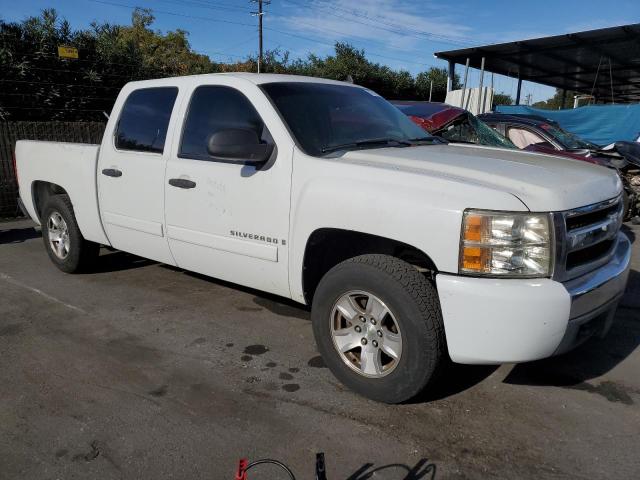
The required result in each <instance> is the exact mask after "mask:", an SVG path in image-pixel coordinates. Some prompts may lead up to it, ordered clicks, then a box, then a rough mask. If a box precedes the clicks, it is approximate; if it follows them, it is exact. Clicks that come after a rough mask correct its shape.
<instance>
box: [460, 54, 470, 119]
mask: <svg viewBox="0 0 640 480" xmlns="http://www.w3.org/2000/svg"><path fill="white" fill-rule="evenodd" d="M468 75H469V57H467V63H466V64H465V66H464V82H463V83H462V97H460V108H464V94H465V92H466V91H467V76H468Z"/></svg>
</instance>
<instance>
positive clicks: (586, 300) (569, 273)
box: [16, 73, 631, 403]
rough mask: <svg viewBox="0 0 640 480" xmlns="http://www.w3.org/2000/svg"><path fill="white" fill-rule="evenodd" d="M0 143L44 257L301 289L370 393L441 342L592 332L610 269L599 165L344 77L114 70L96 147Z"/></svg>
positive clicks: (614, 265)
mask: <svg viewBox="0 0 640 480" xmlns="http://www.w3.org/2000/svg"><path fill="white" fill-rule="evenodd" d="M16 158H17V171H18V177H19V184H20V197H21V200H22V202H23V205H24V208H25V210H26V212H28V214H29V215H30V216H31V218H33V219H34V220H35V221H36V222H38V223H39V224H41V225H42V231H43V237H44V244H45V247H46V248H47V251H48V253H49V256H50V257H51V260H52V261H53V262H54V263H55V264H56V265H57V266H58V267H59V268H60V269H61V270H63V271H65V272H75V271H78V270H80V269H86V268H89V266H90V264H91V262H92V261H93V260H94V259H95V257H96V256H97V255H98V249H99V245H107V246H111V247H113V248H116V249H120V250H123V251H126V252H131V253H133V254H137V255H140V256H143V257H146V258H150V259H153V260H157V261H158V262H163V263H166V264H170V265H175V266H177V267H180V268H183V269H186V270H191V271H195V272H199V273H202V274H205V275H209V276H212V277H216V278H220V279H224V280H227V281H230V282H234V283H237V284H241V285H246V286H248V287H252V288H255V289H258V290H263V291H266V292H271V293H274V294H277V295H281V296H283V297H288V298H291V299H293V300H295V301H297V302H300V303H304V304H308V305H311V311H312V324H313V330H314V335H315V338H316V342H317V346H318V349H319V351H320V353H321V354H322V356H323V358H324V360H325V362H326V364H327V365H328V366H329V368H330V369H331V370H332V372H333V373H334V374H335V375H336V377H338V378H339V379H340V380H341V381H342V382H343V383H345V384H346V385H348V386H349V387H350V388H352V389H353V390H355V391H357V392H359V393H361V394H363V395H365V396H367V397H370V398H373V399H375V400H379V401H384V402H390V403H393V402H402V401H405V400H407V399H409V398H411V397H413V396H415V395H416V394H418V393H419V392H420V391H422V390H423V389H424V388H425V387H426V386H427V384H428V383H429V381H430V380H432V379H434V378H435V377H436V375H437V374H438V373H439V372H440V371H442V368H443V366H444V365H446V363H447V361H448V360H449V359H451V360H452V361H453V362H457V363H463V364H496V363H505V362H526V361H530V360H536V359H540V358H544V357H548V356H551V355H555V354H558V353H561V352H564V351H567V350H568V349H570V348H572V347H574V346H576V345H577V344H579V343H581V342H582V341H583V340H585V339H586V338H588V337H590V336H592V335H593V334H604V333H605V332H606V330H607V328H608V327H609V325H610V323H611V321H612V319H613V315H614V313H615V309H616V305H617V303H618V300H619V299H620V297H621V296H622V294H623V291H624V289H625V285H626V282H627V277H628V271H629V260H630V248H631V247H630V242H629V240H628V239H627V237H626V236H625V235H624V234H623V233H622V232H620V227H621V222H622V211H623V205H622V202H621V193H622V186H621V184H620V180H619V179H618V176H617V175H616V174H615V173H614V172H611V171H609V170H607V169H605V168H601V167H598V166H592V165H588V164H586V163H585V162H580V161H573V160H568V159H558V158H556V157H551V156H546V155H541V154H535V153H526V152H514V151H510V150H500V149H496V148H489V147H480V146H470V145H469V146H466V145H448V144H446V143H445V142H443V141H440V140H438V139H436V138H433V137H429V136H425V133H424V132H423V131H422V130H421V129H420V128H419V127H417V126H416V125H414V124H413V123H412V122H411V120H409V119H408V118H407V117H406V116H405V115H404V114H402V113H401V112H400V111H399V110H397V109H396V108H395V107H393V106H392V105H391V104H389V103H388V102H387V101H385V100H384V99H382V98H381V97H380V96H379V95H377V94H376V93H374V92H372V91H371V90H368V89H365V88H362V87H358V86H355V85H351V84H348V83H342V82H336V81H329V80H321V79H315V78H306V77H298V76H282V75H268V74H259V75H256V74H245V73H241V74H217V75H201V76H191V77H181V78H168V79H160V80H149V81H142V82H133V83H129V84H127V85H126V86H125V87H124V88H123V90H122V92H121V93H120V95H119V97H118V99H117V101H116V103H115V106H114V108H113V112H112V114H111V117H110V119H109V121H108V123H107V126H106V132H105V134H104V139H103V140H102V144H101V145H100V146H98V145H78V144H68V143H52V142H34V141H19V142H18V144H17V147H16ZM291 341H294V339H291Z"/></svg>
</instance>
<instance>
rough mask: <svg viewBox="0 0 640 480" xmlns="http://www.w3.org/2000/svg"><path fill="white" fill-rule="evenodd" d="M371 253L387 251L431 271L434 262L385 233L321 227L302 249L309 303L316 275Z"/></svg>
mask: <svg viewBox="0 0 640 480" xmlns="http://www.w3.org/2000/svg"><path fill="white" fill-rule="evenodd" d="M371 253H377V254H384V255H391V256H393V257H396V258H399V259H400V260H404V261H405V262H407V263H410V264H411V265H414V266H415V267H417V268H418V269H420V270H421V271H427V272H435V271H436V266H435V264H434V263H433V261H432V260H431V259H430V258H429V256H428V255H427V254H426V253H424V252H423V251H421V250H419V249H417V248H415V247H413V246H411V245H408V244H406V243H402V242H399V241H397V240H391V239H389V238H385V237H379V236H377V235H371V234H368V233H362V232H354V231H351V230H342V229H336V228H321V229H319V230H316V231H315V232H313V233H312V234H311V236H310V237H309V240H308V241H307V246H306V248H305V252H304V259H303V268H302V289H303V291H304V297H305V300H306V301H307V304H309V305H310V304H311V301H312V300H313V295H314V293H315V291H316V288H317V287H318V284H319V283H320V279H322V277H323V276H324V274H325V273H327V272H328V271H329V270H331V268H333V267H334V266H336V265H337V264H338V263H340V262H342V261H344V260H347V259H349V258H353V257H357V256H358V255H366V254H371Z"/></svg>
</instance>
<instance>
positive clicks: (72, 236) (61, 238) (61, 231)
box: [42, 195, 100, 273]
mask: <svg viewBox="0 0 640 480" xmlns="http://www.w3.org/2000/svg"><path fill="white" fill-rule="evenodd" d="M42 238H43V240H44V245H45V248H46V249H47V253H48V254H49V258H50V259H51V261H52V262H53V263H54V264H55V265H56V266H57V267H58V268H59V269H60V270H62V271H63V272H67V273H74V272H78V271H82V270H86V269H88V268H89V267H90V266H91V265H92V264H93V262H94V261H95V259H96V257H97V256H98V252H99V249H100V245H98V244H97V243H93V242H90V241H88V240H85V238H84V237H83V236H82V233H80V229H79V228H78V223H77V222H76V217H75V215H74V213H73V205H72V204H71V200H70V199H69V197H68V196H67V195H53V196H51V197H49V199H48V200H47V203H46V205H45V207H44V210H43V214H42Z"/></svg>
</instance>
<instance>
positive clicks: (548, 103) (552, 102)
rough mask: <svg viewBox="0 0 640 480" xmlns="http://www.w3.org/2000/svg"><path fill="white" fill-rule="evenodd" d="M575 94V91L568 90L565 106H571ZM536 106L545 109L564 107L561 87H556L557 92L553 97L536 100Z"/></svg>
mask: <svg viewBox="0 0 640 480" xmlns="http://www.w3.org/2000/svg"><path fill="white" fill-rule="evenodd" d="M574 95H575V92H573V91H570V90H567V94H566V103H565V106H564V108H571V105H570V103H571V99H572V98H573V96H574ZM533 106H534V107H536V108H543V109H545V110H559V109H561V108H562V90H561V89H559V88H556V93H555V94H554V95H553V97H551V98H549V99H547V100H542V101H540V102H536V103H534V104H533Z"/></svg>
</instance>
